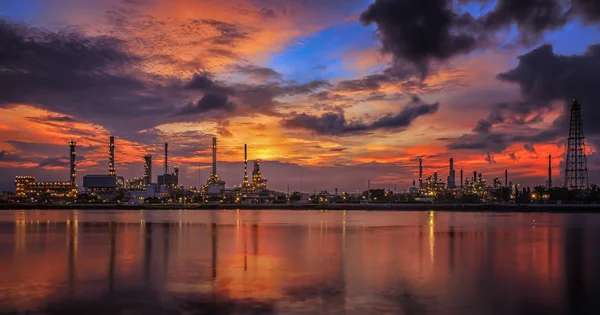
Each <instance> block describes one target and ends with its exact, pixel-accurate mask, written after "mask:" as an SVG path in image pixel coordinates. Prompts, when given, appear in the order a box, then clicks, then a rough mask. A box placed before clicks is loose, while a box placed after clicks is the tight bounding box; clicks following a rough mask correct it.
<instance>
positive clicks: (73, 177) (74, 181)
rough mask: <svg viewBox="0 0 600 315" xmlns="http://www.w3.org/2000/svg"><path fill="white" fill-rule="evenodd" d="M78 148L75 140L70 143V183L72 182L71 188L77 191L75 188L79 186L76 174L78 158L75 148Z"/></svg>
mask: <svg viewBox="0 0 600 315" xmlns="http://www.w3.org/2000/svg"><path fill="white" fill-rule="evenodd" d="M76 147H77V144H76V143H75V140H71V141H70V142H69V148H70V149H71V150H70V156H71V164H70V166H71V177H70V179H69V180H70V181H71V188H72V189H75V186H76V185H77V181H76V174H75V157H76V156H77V153H75V148H76Z"/></svg>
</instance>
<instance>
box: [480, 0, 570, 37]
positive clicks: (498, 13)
mask: <svg viewBox="0 0 600 315" xmlns="http://www.w3.org/2000/svg"><path fill="white" fill-rule="evenodd" d="M563 3H564V1H561V0H531V1H522V0H499V1H498V3H497V4H496V7H495V8H494V9H493V10H492V11H491V12H490V13H488V14H486V15H485V16H484V17H483V18H482V20H483V23H484V25H485V28H486V29H487V30H491V31H496V30H498V29H500V28H503V27H506V26H509V25H513V24H514V25H516V26H517V28H518V29H519V34H520V36H521V39H522V40H524V41H528V37H532V36H533V37H539V36H540V35H541V34H542V33H543V32H545V31H547V30H555V29H559V28H561V27H562V26H564V25H565V24H566V23H567V21H568V8H567V7H566V6H565V5H563Z"/></svg>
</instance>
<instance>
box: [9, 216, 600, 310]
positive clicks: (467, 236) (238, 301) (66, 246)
mask: <svg viewBox="0 0 600 315" xmlns="http://www.w3.org/2000/svg"><path fill="white" fill-rule="evenodd" d="M598 241H600V216H596V215H593V214H541V213H538V214H508V215H507V214H503V215H499V214H486V213H450V212H433V211H429V212H371V211H369V212H361V211H348V212H345V211H275V210H265V211H231V210H228V211H179V210H177V211H175V210H174V211H4V212H0V312H28V311H31V312H35V311H37V312H41V313H46V314H65V313H73V314H105V313H109V314H119V313H143V314H156V313H160V314H162V313H174V314H178V313H187V314H246V313H251V314H332V313H333V314H385V313H389V314H599V313H600V303H599V302H598V301H599V299H598V298H597V297H596V295H597V294H596V293H598V292H600V265H599V263H600V250H598V249H597V246H598V245H597V244H600V243H598Z"/></svg>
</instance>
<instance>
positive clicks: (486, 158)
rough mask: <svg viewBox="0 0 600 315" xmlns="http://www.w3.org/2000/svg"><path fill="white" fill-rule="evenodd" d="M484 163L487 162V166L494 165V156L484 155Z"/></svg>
mask: <svg viewBox="0 0 600 315" xmlns="http://www.w3.org/2000/svg"><path fill="white" fill-rule="evenodd" d="M484 160H485V161H486V162H488V163H489V164H496V159H494V156H493V155H492V154H491V153H489V152H488V154H487V155H486V157H485V159H484Z"/></svg>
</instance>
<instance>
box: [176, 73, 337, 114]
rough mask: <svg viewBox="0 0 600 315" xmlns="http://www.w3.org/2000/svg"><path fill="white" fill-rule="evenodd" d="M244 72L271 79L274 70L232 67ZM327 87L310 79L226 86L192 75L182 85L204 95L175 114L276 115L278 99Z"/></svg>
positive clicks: (202, 75)
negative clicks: (297, 81) (218, 112)
mask: <svg viewBox="0 0 600 315" xmlns="http://www.w3.org/2000/svg"><path fill="white" fill-rule="evenodd" d="M236 69H238V70H240V69H242V70H241V71H243V72H246V73H252V74H253V75H256V73H261V75H267V76H270V77H271V78H274V76H273V75H274V74H276V72H275V71H273V70H271V69H268V68H257V67H253V66H252V67H243V66H240V67H236ZM330 86H331V84H330V83H329V82H327V81H323V80H314V81H309V82H306V83H302V84H299V83H296V82H282V81H270V82H266V83H264V84H242V83H233V84H226V83H224V82H218V81H215V80H213V79H212V78H211V76H210V74H207V73H199V74H195V75H194V76H193V77H192V79H191V80H190V81H189V82H188V83H187V84H185V88H186V89H187V90H192V91H199V92H202V93H204V95H203V97H202V98H201V99H200V100H199V101H198V102H197V103H196V104H188V105H186V106H184V107H183V108H181V109H179V111H178V113H179V114H199V113H206V112H209V111H221V112H227V113H229V114H233V113H236V114H238V115H250V114H252V115H253V114H256V113H261V114H264V115H274V116H277V115H279V113H278V112H277V108H278V106H279V105H281V103H280V102H279V101H277V98H279V97H285V96H296V95H306V94H313V93H316V92H317V91H318V90H321V89H324V88H328V87H330Z"/></svg>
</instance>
